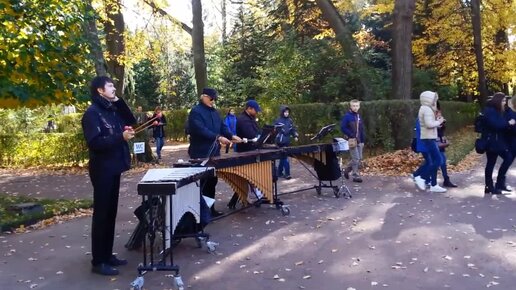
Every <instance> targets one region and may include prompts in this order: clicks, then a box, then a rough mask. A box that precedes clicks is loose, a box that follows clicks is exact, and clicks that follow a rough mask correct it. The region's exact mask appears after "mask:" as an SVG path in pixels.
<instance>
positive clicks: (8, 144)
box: [0, 100, 478, 167]
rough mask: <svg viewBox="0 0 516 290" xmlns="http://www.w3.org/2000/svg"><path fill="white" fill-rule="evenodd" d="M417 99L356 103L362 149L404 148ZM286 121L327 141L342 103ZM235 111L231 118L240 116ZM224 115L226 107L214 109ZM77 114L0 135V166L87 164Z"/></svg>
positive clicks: (171, 119) (462, 110) (180, 116)
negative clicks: (43, 129) (47, 129)
mask: <svg viewBox="0 0 516 290" xmlns="http://www.w3.org/2000/svg"><path fill="white" fill-rule="evenodd" d="M419 106H420V103H419V101H418V100H407V101H405V100H379V101H371V102H362V104H361V108H360V112H361V115H362V118H363V120H364V125H365V128H366V138H367V140H366V145H367V146H368V147H379V148H384V149H385V150H392V149H399V148H405V147H407V146H409V144H410V142H411V140H412V134H413V126H414V121H415V118H416V116H417V112H418V110H419ZM441 106H442V108H443V115H444V116H445V118H446V119H447V123H446V126H447V134H452V133H454V132H456V131H457V130H459V129H461V128H464V127H466V126H468V125H471V124H472V123H473V119H474V117H475V115H476V113H477V111H478V107H477V105H476V104H473V103H462V102H442V103H441ZM290 108H291V110H292V118H293V119H294V122H295V124H296V126H297V128H298V132H299V133H300V142H299V143H298V144H308V143H311V141H310V138H311V137H312V136H313V135H314V134H316V133H317V132H318V131H319V130H320V128H321V127H323V126H325V125H328V124H332V123H335V124H336V125H337V126H336V128H335V130H334V131H333V132H332V134H331V135H330V136H328V137H327V138H326V139H325V140H324V141H329V140H330V139H331V137H336V136H341V133H340V119H341V118H342V116H343V115H344V113H345V112H346V111H347V110H348V105H347V103H337V104H322V103H315V104H297V105H290ZM262 109H263V112H262V113H261V115H260V116H259V118H260V120H259V122H260V123H261V124H266V123H271V122H273V121H274V119H276V118H277V117H278V116H279V106H276V107H273V108H272V107H263V108H262ZM241 110H242V109H241V108H237V109H236V111H237V113H239V112H241ZM219 112H220V115H221V116H222V117H224V116H225V114H226V112H227V108H221V109H219ZM164 114H165V116H166V117H167V122H168V124H167V126H165V130H166V136H167V139H169V140H172V141H179V142H185V141H186V136H185V133H184V125H185V123H186V119H187V116H188V111H187V110H171V111H166V112H164ZM81 117H82V114H73V115H66V116H60V117H58V118H57V119H56V122H57V124H58V130H59V131H61V132H65V133H47V134H45V133H36V134H29V135H27V134H19V135H0V166H1V167H13V166H15V167H26V166H39V165H56V164H59V165H62V164H78V163H82V162H84V161H86V160H87V158H88V156H87V155H88V153H87V148H86V144H85V142H84V138H83V136H82V133H81V128H80V120H81Z"/></svg>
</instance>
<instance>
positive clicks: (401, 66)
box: [392, 0, 416, 100]
mask: <svg viewBox="0 0 516 290" xmlns="http://www.w3.org/2000/svg"><path fill="white" fill-rule="evenodd" d="M415 8H416V5H415V3H414V0H396V2H395V3H394V13H393V27H392V28H393V30H392V96H393V97H394V98H395V99H402V100H406V99H410V98H411V96H412V28H413V23H414V22H413V16H414V10H415Z"/></svg>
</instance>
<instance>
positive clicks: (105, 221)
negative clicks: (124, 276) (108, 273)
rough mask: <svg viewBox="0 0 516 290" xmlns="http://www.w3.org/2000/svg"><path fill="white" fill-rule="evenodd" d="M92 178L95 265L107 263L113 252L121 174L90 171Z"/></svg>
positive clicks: (92, 247) (92, 248)
mask: <svg viewBox="0 0 516 290" xmlns="http://www.w3.org/2000/svg"><path fill="white" fill-rule="evenodd" d="M90 179H91V184H92V185H93V220H92V226H91V254H92V256H93V259H92V260H91V263H92V264H93V265H94V266H95V265H98V264H101V263H107V262H108V261H109V259H110V258H111V255H112V254H113V242H114V239H115V222H116V214H117V209H118V195H119V191H120V174H117V175H104V174H102V172H91V171H90Z"/></svg>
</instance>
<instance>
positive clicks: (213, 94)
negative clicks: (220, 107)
mask: <svg viewBox="0 0 516 290" xmlns="http://www.w3.org/2000/svg"><path fill="white" fill-rule="evenodd" d="M202 94H203V95H208V96H210V97H211V98H212V99H214V100H216V99H217V97H218V96H219V95H218V94H217V91H216V90H215V89H212V88H204V89H202Z"/></svg>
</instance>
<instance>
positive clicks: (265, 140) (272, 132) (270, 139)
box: [256, 124, 283, 148]
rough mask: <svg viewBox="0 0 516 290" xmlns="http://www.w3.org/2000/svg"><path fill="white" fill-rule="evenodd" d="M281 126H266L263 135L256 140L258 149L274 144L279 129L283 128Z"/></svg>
mask: <svg viewBox="0 0 516 290" xmlns="http://www.w3.org/2000/svg"><path fill="white" fill-rule="evenodd" d="M282 126H283V124H281V125H264V126H263V128H262V133H261V134H260V137H259V138H258V140H256V148H261V147H262V145H263V144H274V142H275V138H276V135H277V134H278V130H277V129H278V128H281V127H282Z"/></svg>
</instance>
